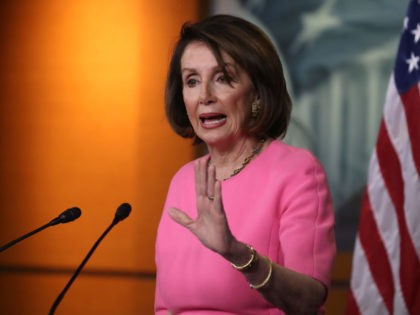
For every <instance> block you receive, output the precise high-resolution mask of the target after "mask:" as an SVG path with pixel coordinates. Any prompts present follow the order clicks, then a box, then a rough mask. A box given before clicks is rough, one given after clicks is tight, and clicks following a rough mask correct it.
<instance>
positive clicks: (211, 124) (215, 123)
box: [200, 118, 226, 129]
mask: <svg viewBox="0 0 420 315" xmlns="http://www.w3.org/2000/svg"><path fill="white" fill-rule="evenodd" d="M224 124H226V118H223V119H218V120H205V121H204V122H203V121H202V120H201V119H200V125H201V127H203V128H204V129H213V128H219V127H221V126H223V125H224Z"/></svg>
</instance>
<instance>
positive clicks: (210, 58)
mask: <svg viewBox="0 0 420 315" xmlns="http://www.w3.org/2000/svg"><path fill="white" fill-rule="evenodd" d="M221 56H222V59H223V61H224V62H225V63H228V64H231V65H235V64H236V63H235V61H234V60H233V58H232V57H231V56H230V55H228V54H227V53H226V52H225V51H223V50H222V51H221ZM197 63H199V64H201V63H203V64H206V65H210V64H211V65H218V62H217V58H216V56H215V55H214V53H213V51H212V50H211V49H210V47H209V46H208V45H207V44H206V43H204V42H200V41H194V42H191V43H189V44H188V45H187V46H186V47H185V49H184V52H183V54H182V56H181V68H185V67H189V66H192V65H194V64H197Z"/></svg>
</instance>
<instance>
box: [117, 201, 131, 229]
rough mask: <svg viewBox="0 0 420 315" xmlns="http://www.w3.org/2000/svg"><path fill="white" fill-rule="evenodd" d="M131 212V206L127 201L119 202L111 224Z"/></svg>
mask: <svg viewBox="0 0 420 315" xmlns="http://www.w3.org/2000/svg"><path fill="white" fill-rule="evenodd" d="M130 212H131V206H130V204H129V203H126V202H124V203H123V204H121V205H120V206H119V207H118V209H117V211H116V212H115V217H114V221H113V222H112V223H113V224H116V223H118V222H120V221H122V220H124V219H125V218H126V217H128V215H129V214H130Z"/></svg>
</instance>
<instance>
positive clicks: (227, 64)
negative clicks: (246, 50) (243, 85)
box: [181, 62, 237, 72]
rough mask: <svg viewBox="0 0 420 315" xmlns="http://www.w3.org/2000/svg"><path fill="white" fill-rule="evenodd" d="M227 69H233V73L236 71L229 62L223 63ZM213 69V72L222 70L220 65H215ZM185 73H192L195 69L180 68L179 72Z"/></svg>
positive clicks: (233, 65)
mask: <svg viewBox="0 0 420 315" xmlns="http://www.w3.org/2000/svg"><path fill="white" fill-rule="evenodd" d="M229 68H231V69H233V70H234V71H235V72H236V71H237V67H236V66H235V64H233V63H230V62H227V63H225V69H226V70H227V69H229ZM213 69H214V70H222V69H223V67H222V66H220V65H217V66H216V67H214V68H213ZM185 71H192V72H193V71H196V69H195V68H189V67H186V68H182V69H181V72H185Z"/></svg>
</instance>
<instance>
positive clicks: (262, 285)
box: [249, 257, 273, 290]
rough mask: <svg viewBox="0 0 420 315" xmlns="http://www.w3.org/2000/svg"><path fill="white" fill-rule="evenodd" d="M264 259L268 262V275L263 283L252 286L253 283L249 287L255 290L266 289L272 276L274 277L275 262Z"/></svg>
mask: <svg viewBox="0 0 420 315" xmlns="http://www.w3.org/2000/svg"><path fill="white" fill-rule="evenodd" d="M264 258H265V260H267V262H268V275H267V277H265V279H264V280H263V282H261V283H259V284H252V283H250V284H249V286H250V287H251V288H252V289H254V290H260V289H262V288H264V287H265V286H266V285H267V284H268V282H269V281H270V280H271V276H272V275H273V262H272V261H271V260H270V259H269V258H268V257H264Z"/></svg>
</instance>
